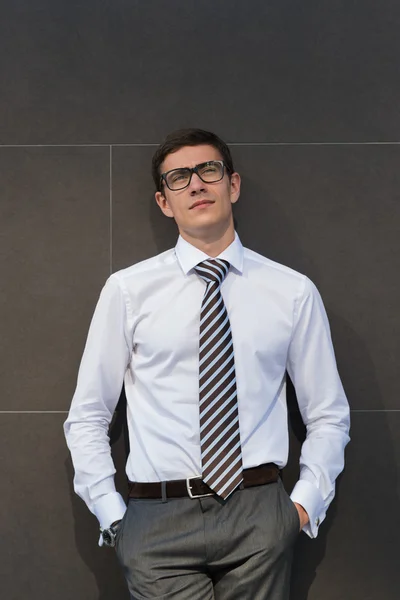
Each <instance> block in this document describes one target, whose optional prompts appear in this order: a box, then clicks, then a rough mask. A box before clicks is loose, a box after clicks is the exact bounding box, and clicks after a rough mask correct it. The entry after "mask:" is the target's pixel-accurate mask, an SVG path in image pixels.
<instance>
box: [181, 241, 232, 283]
mask: <svg viewBox="0 0 400 600" xmlns="http://www.w3.org/2000/svg"><path fill="white" fill-rule="evenodd" d="M175 254H176V257H177V259H178V262H179V264H180V266H181V269H182V271H183V272H184V273H185V275H187V274H188V273H189V271H190V270H191V269H193V268H194V267H195V266H196V265H198V264H199V263H200V262H202V261H203V260H207V259H210V258H211V257H210V256H208V255H207V254H205V253H204V252H202V251H201V250H199V249H198V248H196V247H195V246H192V244H189V242H187V241H186V240H184V239H183V237H182V236H179V238H178V242H177V244H176V246H175ZM216 258H224V259H225V260H227V261H228V262H229V263H230V264H231V265H232V267H234V268H235V269H236V270H237V271H238V272H239V273H240V274H241V273H242V272H243V246H242V243H241V241H240V239H239V236H238V234H237V233H236V231H235V239H234V240H233V242H232V244H230V245H229V246H228V247H227V248H225V250H224V251H223V252H221V254H220V255H219V256H217V257H216Z"/></svg>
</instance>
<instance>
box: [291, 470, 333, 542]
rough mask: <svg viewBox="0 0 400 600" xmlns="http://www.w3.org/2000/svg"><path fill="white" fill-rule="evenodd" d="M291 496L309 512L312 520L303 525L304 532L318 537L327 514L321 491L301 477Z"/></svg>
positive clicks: (312, 536) (311, 536)
mask: <svg viewBox="0 0 400 600" xmlns="http://www.w3.org/2000/svg"><path fill="white" fill-rule="evenodd" d="M290 498H291V500H292V501H293V502H297V503H298V504H300V505H301V506H302V507H303V508H304V510H305V511H306V512H307V514H308V517H309V519H310V520H309V522H308V523H307V525H305V526H304V527H303V531H304V533H306V534H307V535H308V536H309V537H310V538H316V537H317V535H318V528H319V526H320V525H321V523H322V521H323V520H324V519H325V515H326V511H325V504H324V500H323V498H322V496H321V493H320V491H319V490H318V488H317V487H315V485H313V484H312V483H310V482H309V481H305V480H304V479H300V480H299V481H298V482H297V483H296V485H295V486H294V488H293V491H292V493H291V494H290Z"/></svg>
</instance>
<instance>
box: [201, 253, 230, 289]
mask: <svg viewBox="0 0 400 600" xmlns="http://www.w3.org/2000/svg"><path fill="white" fill-rule="evenodd" d="M229 267H230V264H229V262H228V261H227V260H223V259H221V258H215V259H214V258H213V259H211V258H210V259H208V260H204V261H203V262H201V263H199V264H198V265H196V266H195V268H194V270H195V271H196V273H197V274H198V275H199V277H201V278H202V279H204V281H205V282H206V283H217V284H218V285H219V286H220V285H221V284H222V282H223V280H224V279H225V277H226V275H227V273H228V271H229Z"/></svg>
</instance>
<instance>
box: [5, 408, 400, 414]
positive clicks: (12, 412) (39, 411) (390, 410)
mask: <svg viewBox="0 0 400 600" xmlns="http://www.w3.org/2000/svg"><path fill="white" fill-rule="evenodd" d="M297 412H298V411H289V413H290V414H295V413H297ZM350 412H351V413H398V412H400V409H398V408H388V409H384V408H382V409H380V408H378V409H357V408H355V409H352V410H350ZM68 413H69V410H0V415H25V414H37V415H39V414H40V415H66V414H68Z"/></svg>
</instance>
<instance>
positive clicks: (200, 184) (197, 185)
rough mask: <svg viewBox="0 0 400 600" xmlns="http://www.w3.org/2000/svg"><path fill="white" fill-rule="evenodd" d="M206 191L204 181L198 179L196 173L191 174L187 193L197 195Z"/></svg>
mask: <svg viewBox="0 0 400 600" xmlns="http://www.w3.org/2000/svg"><path fill="white" fill-rule="evenodd" d="M205 189H206V186H205V183H204V181H202V180H201V179H200V177H199V176H198V175H197V173H193V174H192V179H191V181H190V183H189V191H190V193H191V194H192V195H194V194H198V193H199V192H202V191H204V190H205Z"/></svg>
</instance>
